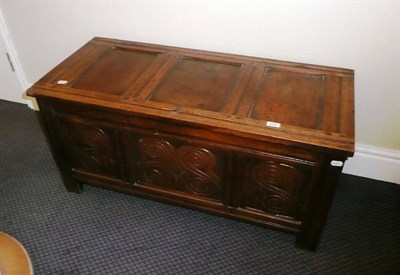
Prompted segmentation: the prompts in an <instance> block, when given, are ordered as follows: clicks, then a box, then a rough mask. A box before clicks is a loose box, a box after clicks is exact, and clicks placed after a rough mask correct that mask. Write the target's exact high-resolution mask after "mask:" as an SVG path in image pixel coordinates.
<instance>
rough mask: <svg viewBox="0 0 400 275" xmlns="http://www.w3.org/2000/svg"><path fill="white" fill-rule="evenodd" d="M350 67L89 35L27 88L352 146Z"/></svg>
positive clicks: (343, 148) (345, 149)
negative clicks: (69, 54)
mask: <svg viewBox="0 0 400 275" xmlns="http://www.w3.org/2000/svg"><path fill="white" fill-rule="evenodd" d="M353 83H354V73H353V71H352V70H348V69H340V68H332V67H325V66H317V65H306V64H300V63H293V62H283V61H277V60H269V59H263V58H256V57H248V56H239V55H230V54H222V53H214V52H206V51H198V50H190V49H183V48H176V47H168V46H161V45H152V44H144V43H137V42H128V41H120V40H113V39H107V38H94V39H92V40H91V41H89V42H88V43H87V44H86V45H84V46H83V47H82V48H80V49H79V50H78V51H77V52H75V53H74V54H73V55H71V56H70V57H68V58H67V59H66V60H65V61H64V62H62V63H61V64H60V65H58V66H57V67H56V68H54V69H53V70H52V71H50V72H49V73H48V74H47V75H45V76H44V77H43V78H42V79H40V80H39V81H38V82H37V83H35V84H34V85H33V87H32V88H31V89H29V90H28V94H29V95H31V96H35V97H51V98H59V99H65V100H70V101H76V102H81V103H87V104H92V105H101V106H103V107H108V108H112V109H119V110H125V111H133V112H138V113H139V112H140V113H141V114H146V115H152V116H161V117H165V118H171V119H174V120H178V121H182V122H183V121H186V122H192V123H197V124H204V125H208V126H211V127H214V128H218V129H220V130H221V131H223V132H227V133H232V134H238V135H245V136H253V137H259V138H260V139H275V140H282V141H285V143H302V144H311V145H314V146H319V147H323V148H328V149H333V150H337V151H339V152H341V153H345V154H346V155H352V154H353V152H354V86H353V85H354V84H353Z"/></svg>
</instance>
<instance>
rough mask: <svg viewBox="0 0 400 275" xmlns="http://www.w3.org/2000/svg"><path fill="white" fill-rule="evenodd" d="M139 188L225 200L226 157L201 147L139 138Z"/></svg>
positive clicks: (137, 169) (159, 139)
mask: <svg viewBox="0 0 400 275" xmlns="http://www.w3.org/2000/svg"><path fill="white" fill-rule="evenodd" d="M134 142H135V143H136V147H137V155H136V161H135V169H134V170H135V181H136V183H137V184H143V185H151V186H156V187H160V188H163V189H171V190H176V191H180V192H184V193H187V194H191V195H196V196H200V197H206V198H211V199H214V200H221V199H222V189H223V183H222V182H223V169H222V167H221V166H222V163H223V162H224V157H223V156H222V154H221V153H220V152H214V151H211V150H209V149H206V148H202V147H199V146H192V145H188V144H185V143H180V142H174V141H170V140H165V139H163V138H160V137H136V138H134Z"/></svg>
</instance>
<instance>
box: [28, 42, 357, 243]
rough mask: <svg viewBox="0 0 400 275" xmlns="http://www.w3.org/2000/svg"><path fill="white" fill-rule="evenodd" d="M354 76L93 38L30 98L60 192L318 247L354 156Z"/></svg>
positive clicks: (347, 72) (31, 91) (348, 72)
mask: <svg viewBox="0 0 400 275" xmlns="http://www.w3.org/2000/svg"><path fill="white" fill-rule="evenodd" d="M353 81H354V77H353V71H351V70H347V69H339V68H332V67H323V66H316V65H306V64H299V63H292V62H282V61H276V60H269V59H262V58H255V57H247V56H238V55H229V54H222V53H214V52H206V51H198V50H189V49H183V48H176V47H168V46H160V45H151V44H143V43H136V42H127V41H119V40H112V39H106V38H94V39H92V40H91V41H89V42H88V43H87V44H86V45H84V46H83V47H82V48H80V49H79V50H78V51H77V52H75V53H74V54H73V55H71V56H70V57H68V58H67V59H66V60H65V61H63V62H62V63H61V64H60V65H58V66H57V67H56V68H54V69H53V70H52V71H50V72H49V73H48V74H46V75H45V76H44V77H43V78H42V79H40V80H39V81H38V82H37V83H35V84H34V85H33V87H31V88H30V89H29V90H28V95H30V96H34V97H36V99H37V101H38V105H39V107H40V113H41V117H42V118H43V121H44V125H45V130H46V133H47V136H48V138H49V141H50V144H51V148H52V151H53V153H54V156H55V159H56V162H57V164H58V166H59V168H60V170H61V173H62V175H63V178H64V181H65V186H66V188H67V190H68V191H72V192H77V193H79V192H81V188H82V186H81V185H82V183H85V184H91V185H95V186H99V187H103V188H108V189H111V190H114V191H119V192H124V193H129V194H134V195H139V196H143V197H147V198H151V199H155V200H159V201H163V202H167V203H173V204H176V205H180V206H184V207H190V208H193V209H198V210H201V211H206V212H208V213H213V214H218V215H222V216H225V217H229V218H235V219H238V220H241V221H246V222H252V223H255V224H259V225H263V226H266V227H269V228H274V229H279V230H283V231H287V232H290V233H294V234H296V236H297V238H296V245H297V246H298V247H301V248H305V249H309V250H313V249H315V248H316V247H317V244H318V240H319V236H320V234H321V231H322V228H323V225H324V222H325V218H326V216H327V212H328V210H329V205H330V202H331V199H332V196H333V193H334V189H335V186H336V184H337V181H338V178H339V175H340V173H341V170H342V166H343V163H344V161H345V160H346V158H347V157H349V156H352V155H353V152H354V89H353Z"/></svg>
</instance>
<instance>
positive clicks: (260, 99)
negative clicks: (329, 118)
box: [248, 69, 323, 129]
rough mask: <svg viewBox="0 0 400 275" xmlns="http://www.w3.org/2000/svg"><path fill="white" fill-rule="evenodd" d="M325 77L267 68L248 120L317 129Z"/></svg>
mask: <svg viewBox="0 0 400 275" xmlns="http://www.w3.org/2000/svg"><path fill="white" fill-rule="evenodd" d="M322 84H323V76H322V75H310V74H301V73H294V72H288V71H280V70H273V69H266V71H265V74H264V78H263V80H262V81H261V84H260V86H259V88H258V91H257V92H256V97H255V98H254V100H253V106H252V109H251V110H250V112H249V115H248V117H250V118H254V119H259V120H265V121H274V122H278V123H282V124H287V125H292V126H299V127H304V128H311V129H317V128H318V124H319V114H320V112H319V111H320V102H321V100H322V98H321V97H322V95H321V91H322Z"/></svg>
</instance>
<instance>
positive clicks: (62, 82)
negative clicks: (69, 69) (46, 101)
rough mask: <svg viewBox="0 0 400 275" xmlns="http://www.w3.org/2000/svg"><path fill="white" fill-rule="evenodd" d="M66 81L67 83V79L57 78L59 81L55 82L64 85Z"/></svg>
mask: <svg viewBox="0 0 400 275" xmlns="http://www.w3.org/2000/svg"><path fill="white" fill-rule="evenodd" d="M67 83H68V80H59V81H57V84H60V85H65V84H67Z"/></svg>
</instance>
